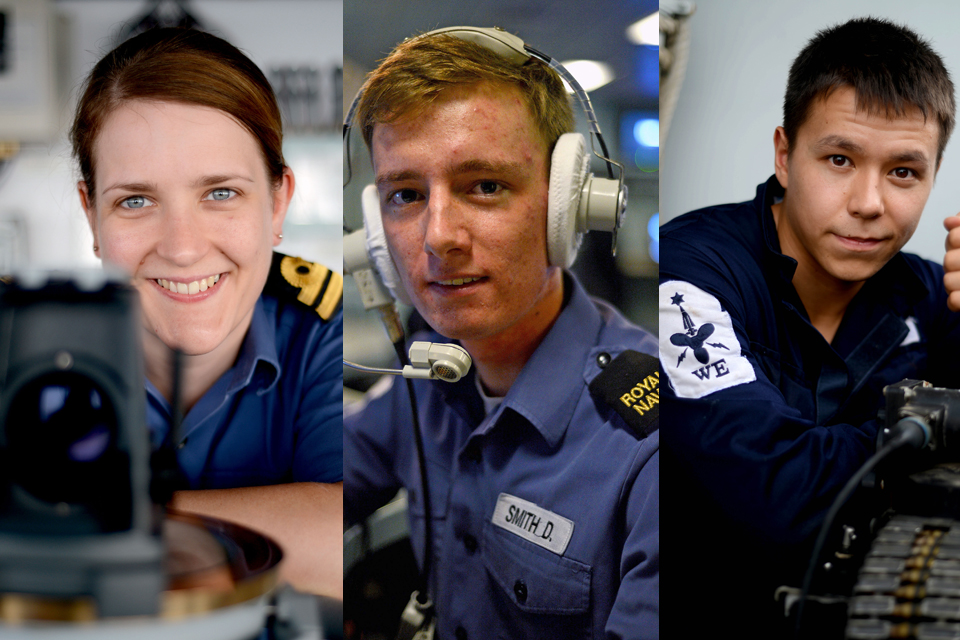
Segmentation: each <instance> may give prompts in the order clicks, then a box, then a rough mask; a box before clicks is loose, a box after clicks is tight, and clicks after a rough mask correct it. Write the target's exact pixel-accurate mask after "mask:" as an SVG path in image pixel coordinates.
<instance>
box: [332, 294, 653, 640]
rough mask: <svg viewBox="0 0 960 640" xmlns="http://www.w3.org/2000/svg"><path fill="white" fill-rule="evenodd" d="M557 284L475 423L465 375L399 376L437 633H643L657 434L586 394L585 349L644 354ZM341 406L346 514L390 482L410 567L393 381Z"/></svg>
mask: <svg viewBox="0 0 960 640" xmlns="http://www.w3.org/2000/svg"><path fill="white" fill-rule="evenodd" d="M565 286H566V288H567V292H569V300H568V302H567V304H566V306H565V307H564V309H563V311H562V313H561V314H560V316H559V318H558V319H557V321H556V323H555V324H554V326H553V327H552V328H551V330H550V332H549V333H548V334H547V336H546V337H545V338H544V340H543V342H542V343H541V344H540V346H539V347H538V348H537V350H536V351H535V352H534V354H533V356H532V357H531V359H530V360H529V361H528V362H527V364H526V366H525V367H524V368H523V371H522V372H521V373H520V376H519V377H518V378H517V380H516V382H515V383H514V384H513V386H512V387H511V388H510V391H509V393H508V394H507V395H506V397H504V398H503V400H502V402H501V403H500V404H499V406H498V407H497V408H496V409H495V410H494V411H493V412H492V413H491V414H490V415H485V410H484V406H483V401H482V399H481V397H480V395H479V391H478V389H477V386H476V382H475V376H474V373H473V371H471V372H470V373H469V374H468V375H467V376H466V377H464V378H463V379H461V380H460V381H459V382H457V383H454V384H448V383H444V382H440V381H427V380H418V381H415V388H416V394H417V404H418V409H419V414H420V422H421V428H422V429H423V433H424V447H425V450H426V457H427V465H428V476H429V482H430V492H431V502H432V510H433V513H432V516H431V518H430V521H431V523H432V525H433V532H434V533H433V536H434V537H433V540H434V562H433V565H432V566H433V569H434V571H433V574H434V575H433V576H431V585H432V590H433V593H432V596H433V600H434V602H435V603H436V607H437V616H438V619H439V624H438V627H437V632H438V637H441V638H472V639H476V640H480V639H486V638H527V639H536V638H544V639H546V638H549V639H551V640H555V639H557V638H578V639H579V638H657V637H659V571H660V536H659V432H658V431H657V430H654V431H653V432H652V433H650V434H649V435H647V436H646V437H638V436H637V435H635V434H634V433H633V432H631V431H630V430H629V429H628V428H627V426H626V424H625V423H623V422H622V421H621V419H620V417H619V416H617V415H616V414H614V413H613V411H612V410H610V409H609V407H603V406H598V405H597V403H596V401H595V400H594V399H593V397H591V395H590V393H589V391H588V389H587V385H588V383H589V382H590V381H591V380H593V378H595V377H596V376H597V375H598V374H599V373H600V366H599V365H598V363H597V358H598V356H600V354H602V353H606V354H609V355H610V356H611V357H616V356H617V355H619V354H620V353H621V352H622V351H624V350H625V349H633V350H635V351H641V352H645V353H652V354H655V353H656V348H657V346H656V341H655V338H654V337H653V336H651V335H650V334H648V333H647V332H645V331H643V330H642V329H639V328H637V327H635V326H633V325H631V324H630V323H628V322H627V321H626V320H624V318H623V317H622V316H620V315H619V314H618V313H617V312H616V311H615V310H614V309H613V308H612V307H610V306H608V305H606V304H604V303H602V302H598V301H593V300H591V299H590V298H589V297H588V296H587V295H586V293H585V292H584V291H583V289H582V288H581V286H580V285H579V283H577V282H576V280H574V279H573V278H572V277H567V278H566V279H565ZM419 339H427V340H431V341H440V342H444V341H445V340H444V339H443V338H442V337H440V336H438V335H436V334H430V335H428V336H426V337H420V338H419ZM346 413H347V415H346V416H345V418H344V443H345V447H344V455H345V458H344V463H345V471H346V474H345V475H346V477H345V481H344V513H345V515H346V518H347V520H348V521H351V522H356V521H358V520H360V519H362V518H364V517H366V516H367V515H368V514H370V513H371V512H372V511H373V510H374V509H376V508H377V507H379V506H381V505H383V504H384V503H385V502H386V501H388V500H389V499H390V498H392V497H393V495H394V494H395V493H396V492H397V490H398V489H399V488H400V487H406V488H407V491H408V501H409V511H410V519H411V531H412V533H411V537H412V543H413V545H414V551H415V553H416V554H417V557H418V560H419V561H421V564H422V556H423V552H424V550H423V531H424V526H425V523H424V521H425V517H424V516H425V514H424V510H423V503H422V501H421V497H420V477H419V471H418V465H417V461H416V451H415V446H414V443H413V434H412V426H411V418H410V404H409V400H408V397H407V393H406V388H405V385H404V384H396V383H395V382H393V379H392V378H389V379H385V380H383V381H381V383H378V387H375V389H374V390H372V391H371V392H370V393H369V394H368V397H367V399H366V400H365V401H364V403H363V404H362V406H360V407H359V408H354V409H352V410H348V411H347V412H346Z"/></svg>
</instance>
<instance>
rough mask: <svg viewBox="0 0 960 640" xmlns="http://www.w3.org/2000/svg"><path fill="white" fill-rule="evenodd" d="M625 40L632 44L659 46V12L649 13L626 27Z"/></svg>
mask: <svg viewBox="0 0 960 640" xmlns="http://www.w3.org/2000/svg"><path fill="white" fill-rule="evenodd" d="M627 40H629V41H630V42H632V43H633V44H648V45H652V46H654V47H659V46H660V12H659V11H656V12H654V13H651V14H650V15H648V16H647V17H646V18H644V19H643V20H637V21H636V22H634V23H633V24H632V25H630V26H629V27H627Z"/></svg>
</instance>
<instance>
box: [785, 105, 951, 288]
mask: <svg viewBox="0 0 960 640" xmlns="http://www.w3.org/2000/svg"><path fill="white" fill-rule="evenodd" d="M938 133H939V132H938V129H937V124H936V122H935V121H934V120H933V119H927V120H926V121H924V118H923V115H922V114H921V112H920V110H919V109H917V108H915V107H911V108H908V109H907V112H906V115H905V116H904V117H896V118H893V119H889V118H887V117H886V114H883V113H881V114H876V113H867V112H864V111H862V110H859V109H857V104H856V95H855V93H854V90H853V89H852V88H850V87H841V88H839V89H837V90H835V91H834V92H833V93H831V94H830V96H829V97H828V98H827V99H826V100H818V101H817V102H816V103H814V105H813V106H812V108H811V109H810V114H809V116H808V118H807V120H806V121H805V122H804V123H803V124H802V125H801V126H800V129H799V131H798V132H797V135H796V137H797V139H796V140H794V141H791V142H792V144H790V145H788V144H787V139H786V136H785V134H784V133H783V128H782V127H781V128H778V129H777V133H776V136H775V147H776V172H777V178H778V180H779V181H780V184H781V185H782V186H783V187H784V188H785V189H786V195H785V197H784V200H783V202H782V203H781V205H780V206H779V209H778V211H775V215H776V218H777V233H778V235H779V237H780V245H781V249H782V250H783V252H784V253H785V254H786V255H789V256H791V257H793V258H795V259H796V260H797V262H798V263H799V266H798V269H797V276H796V277H799V278H811V279H813V281H816V282H820V283H826V282H829V281H832V282H834V283H837V282H842V283H851V282H852V283H857V282H862V281H864V280H867V279H868V278H870V277H871V276H873V275H874V274H875V273H877V271H879V270H880V269H881V268H882V267H883V265H885V264H886V263H887V261H888V260H890V258H892V257H893V256H894V255H895V254H896V253H897V252H898V251H900V249H901V248H903V245H904V244H906V242H907V240H909V239H910V237H911V236H912V235H913V232H914V231H915V230H916V228H917V223H919V221H920V215H921V214H922V213H923V207H924V205H925V204H926V202H927V198H928V197H929V195H930V190H931V188H932V187H933V181H934V177H935V176H936V169H937V167H936V161H937V142H938ZM796 277H795V278H796Z"/></svg>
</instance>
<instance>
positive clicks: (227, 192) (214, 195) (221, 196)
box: [209, 189, 235, 200]
mask: <svg viewBox="0 0 960 640" xmlns="http://www.w3.org/2000/svg"><path fill="white" fill-rule="evenodd" d="M234 193H235V191H234V190H233V189H214V190H213V191H211V192H210V196H209V199H210V200H229V199H230V197H231V196H232V195H233V194H234Z"/></svg>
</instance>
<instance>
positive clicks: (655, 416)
mask: <svg viewBox="0 0 960 640" xmlns="http://www.w3.org/2000/svg"><path fill="white" fill-rule="evenodd" d="M589 389H590V395H592V396H593V397H594V399H596V400H597V401H598V402H601V403H602V404H604V405H606V406H608V407H612V408H613V409H614V410H615V411H616V412H617V413H618V414H620V417H621V418H623V420H624V422H626V423H627V426H629V427H630V429H631V430H632V431H633V432H634V434H635V435H636V436H637V437H638V438H644V437H646V436H647V435H648V434H650V433H651V432H653V431H656V430H657V429H659V428H660V362H659V361H658V360H657V359H656V358H654V357H653V356H651V355H648V354H646V353H640V352H638V351H632V350H630V349H628V350H626V351H624V352H623V353H621V354H620V355H618V356H617V357H616V358H614V359H613V360H612V361H611V362H609V363H607V365H606V367H604V369H603V371H601V372H600V373H599V374H598V375H597V377H595V378H594V379H593V381H592V382H590V385H589Z"/></svg>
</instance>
